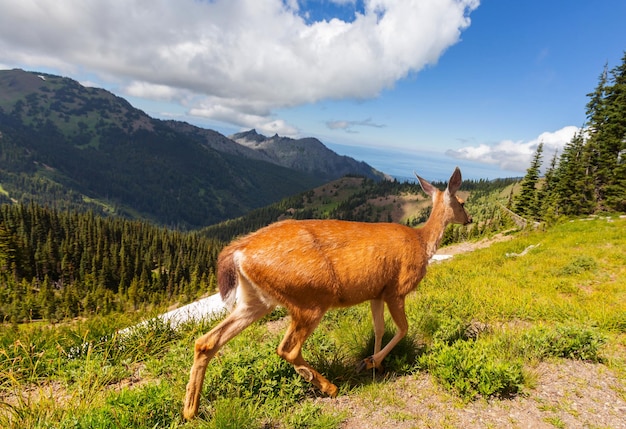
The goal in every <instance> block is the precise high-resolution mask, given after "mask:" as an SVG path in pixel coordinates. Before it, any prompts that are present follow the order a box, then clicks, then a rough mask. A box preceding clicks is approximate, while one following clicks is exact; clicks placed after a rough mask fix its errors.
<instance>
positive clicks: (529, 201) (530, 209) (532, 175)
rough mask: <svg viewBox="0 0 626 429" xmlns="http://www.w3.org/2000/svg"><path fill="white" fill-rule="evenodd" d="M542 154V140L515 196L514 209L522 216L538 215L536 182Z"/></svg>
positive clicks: (537, 216)
mask: <svg viewBox="0 0 626 429" xmlns="http://www.w3.org/2000/svg"><path fill="white" fill-rule="evenodd" d="M542 154H543V142H542V143H539V145H538V146H537V150H536V151H535V155H534V156H533V160H532V162H531V164H530V167H529V168H528V170H526V176H524V178H523V179H522V182H521V187H522V189H521V191H520V193H519V195H518V196H517V198H515V209H514V211H515V212H516V213H517V214H518V215H520V216H523V217H526V218H529V219H538V218H539V217H540V215H539V208H540V207H539V201H538V198H537V183H538V181H539V174H540V169H541V157H542Z"/></svg>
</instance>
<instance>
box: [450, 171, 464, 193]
mask: <svg viewBox="0 0 626 429" xmlns="http://www.w3.org/2000/svg"><path fill="white" fill-rule="evenodd" d="M462 182H463V179H462V178H461V169H459V167H457V168H455V169H454V173H452V176H450V181H449V182H448V192H449V193H450V195H454V194H456V191H458V190H459V188H460V187H461V183H462Z"/></svg>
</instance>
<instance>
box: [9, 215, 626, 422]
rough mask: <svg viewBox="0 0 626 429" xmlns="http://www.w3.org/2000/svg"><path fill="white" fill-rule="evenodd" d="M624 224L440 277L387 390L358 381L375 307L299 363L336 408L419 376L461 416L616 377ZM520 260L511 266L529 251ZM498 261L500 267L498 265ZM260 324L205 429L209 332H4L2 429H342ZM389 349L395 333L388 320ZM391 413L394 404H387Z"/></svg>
mask: <svg viewBox="0 0 626 429" xmlns="http://www.w3.org/2000/svg"><path fill="white" fill-rule="evenodd" d="M625 230H626V219H614V220H612V221H607V220H606V219H596V220H592V221H576V222H567V223H563V224H560V225H557V226H555V227H553V228H551V229H550V230H548V231H528V232H521V233H518V236H517V237H516V238H515V239H514V240H512V241H508V242H502V243H496V244H494V245H493V246H492V247H490V248H487V249H482V250H477V251H475V252H473V253H470V254H466V255H457V256H455V257H454V258H453V259H452V260H451V261H446V262H444V263H438V264H434V265H432V266H431V267H430V268H429V273H428V274H427V276H426V278H425V279H424V281H423V282H422V284H421V285H420V286H419V287H418V289H417V290H416V291H415V292H414V293H412V294H411V295H410V296H409V298H408V300H407V316H408V318H409V323H410V332H409V335H408V336H407V338H406V339H404V340H403V341H402V342H401V343H400V344H399V345H398V346H397V347H396V348H395V349H394V350H393V351H392V353H391V354H390V355H389V356H388V357H387V359H386V360H385V362H384V366H385V368H386V370H387V371H386V372H385V373H384V374H376V373H366V374H357V373H356V371H355V366H356V364H357V363H358V362H359V361H360V360H361V359H362V358H364V357H366V356H368V355H369V354H371V351H372V348H373V334H372V322H371V316H370V311H369V305H367V304H363V305H359V306H357V307H353V308H348V309H342V310H337V311H332V312H330V313H329V314H328V315H327V316H326V317H325V318H324V320H323V322H322V323H321V324H320V326H319V328H318V329H317V330H316V331H315V332H314V333H313V335H312V336H311V338H310V339H309V341H308V342H307V343H306V344H305V349H304V355H305V358H307V359H308V360H309V361H310V362H311V364H312V365H313V366H314V367H316V368H317V369H318V370H319V371H320V372H321V373H323V374H324V375H326V376H327V377H328V378H329V379H330V380H331V381H332V382H334V383H336V384H337V385H338V387H339V389H340V394H341V395H352V396H357V397H361V398H362V399H363V400H364V401H365V402H368V401H373V400H374V399H372V398H375V399H376V400H377V401H382V403H389V404H391V405H393V407H394V408H401V404H399V403H397V399H394V397H393V396H390V395H388V394H386V393H385V387H386V385H387V381H388V380H395V379H397V377H400V376H402V375H405V374H412V373H415V372H420V371H428V372H430V373H431V375H432V376H433V377H434V378H435V379H436V380H438V382H439V383H440V384H441V385H442V386H444V387H447V388H448V389H449V390H450V392H452V394H454V395H456V396H457V397H459V398H460V399H462V400H464V401H470V400H473V399H474V398H476V397H481V396H482V397H501V396H508V395H515V394H517V393H519V392H524V391H528V390H530V389H532V388H533V384H534V383H535V382H536V380H535V379H534V378H533V374H532V366H533V365H535V364H536V363H537V362H540V361H542V360H544V359H582V360H586V361H590V362H601V363H604V364H606V365H608V366H609V367H610V368H612V369H614V370H616V371H619V372H620V373H621V374H624V373H626V370H625V369H624V368H625V367H626V356H624V354H623V350H624V346H625V345H626V295H625V294H626V268H625V267H626V252H624V249H625V248H626V234H624V233H623V231H625ZM531 245H532V246H534V247H532V248H530V249H529V250H528V251H527V252H526V253H525V255H524V256H514V255H513V254H521V253H522V252H523V251H524V250H525V249H528V248H529V246H531ZM507 254H508V255H509V256H507ZM284 315H285V313H284V311H278V312H276V313H275V314H274V315H273V316H272V317H269V318H266V319H265V320H264V321H262V322H260V323H257V324H255V325H253V326H252V327H250V328H249V329H247V330H246V331H244V332H243V333H242V334H241V335H239V336H238V337H236V338H235V339H234V340H233V341H231V342H230V343H229V344H227V345H226V346H225V347H224V348H223V350H222V351H221V352H220V353H219V354H218V356H217V357H216V358H215V359H214V360H213V361H212V362H211V363H210V364H209V368H208V370H207V376H206V380H205V384H204V389H203V396H202V400H201V407H200V416H199V418H198V419H197V420H195V421H193V422H191V423H185V422H184V421H183V420H182V417H181V409H182V400H183V397H184V391H185V385H186V383H187V377H188V371H189V368H190V366H191V363H192V360H193V354H192V347H193V343H194V341H195V339H196V338H197V337H198V336H200V335H201V334H202V333H204V332H206V331H208V330H209V329H211V327H212V326H214V325H215V324H216V323H217V322H218V321H217V320H205V321H203V322H200V323H188V324H185V325H184V326H182V327H181V328H180V329H178V330H176V331H175V330H173V329H171V328H170V327H169V326H168V325H166V324H163V323H158V322H155V323H152V324H148V325H146V326H145V327H143V328H140V329H138V330H136V331H132V332H131V333H125V334H119V333H118V330H119V329H121V328H124V327H126V326H129V325H132V324H134V323H135V322H136V320H133V319H131V318H126V317H120V316H116V317H108V318H97V319H91V320H84V321H77V322H74V323H71V324H67V325H58V326H46V325H43V324H31V325H20V326H17V325H5V326H3V327H2V330H1V331H0V427H3V428H4V427H7V428H23V427H29V428H48V427H54V428H110V427H125V428H178V427H189V428H228V427H250V428H263V427H272V428H292V427H293V428H296V427H297V428H335V427H339V425H340V423H341V421H342V420H343V419H344V418H345V415H344V414H342V413H339V414H336V412H331V411H328V410H326V409H325V408H324V407H323V406H322V405H319V404H318V403H316V402H315V401H313V399H314V398H315V397H317V396H318V395H319V392H317V391H316V390H315V389H314V388H312V387H311V385H310V384H309V383H307V382H305V381H304V380H302V379H301V378H300V377H299V376H298V375H297V374H296V372H295V371H294V370H293V368H292V367H291V366H290V365H289V364H287V363H286V362H284V361H283V360H281V359H280V358H279V357H278V356H277V355H276V353H275V350H276V347H277V346H278V344H279V342H280V339H281V337H282V335H283V332H282V330H280V331H279V332H277V331H276V330H268V329H267V328H266V325H265V323H266V322H268V321H275V320H276V319H280V318H281V317H284ZM386 326H387V332H386V334H385V341H387V340H388V339H390V338H391V336H392V335H393V332H394V329H395V328H394V326H393V323H392V322H391V320H390V319H389V318H388V317H387V320H386ZM394 401H396V402H394Z"/></svg>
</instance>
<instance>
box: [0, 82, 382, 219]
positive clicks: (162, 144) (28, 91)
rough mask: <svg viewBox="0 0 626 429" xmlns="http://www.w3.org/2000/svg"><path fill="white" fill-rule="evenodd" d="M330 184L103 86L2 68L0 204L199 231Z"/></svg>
mask: <svg viewBox="0 0 626 429" xmlns="http://www.w3.org/2000/svg"><path fill="white" fill-rule="evenodd" d="M335 156H336V157H339V156H338V155H336V154H335ZM370 169H371V167H370ZM337 177H340V176H333V177H332V178H337ZM328 179H329V175H328V174H326V173H324V174H321V173H320V171H318V169H314V170H313V171H304V170H298V169H297V168H295V167H294V166H290V167H289V168H287V167H284V166H282V165H278V163H276V162H274V160H270V159H269V158H268V157H267V156H265V155H263V154H259V152H257V151H254V150H252V149H249V148H246V147H244V146H242V145H239V144H237V143H235V142H233V141H232V140H229V139H228V138H227V137H225V136H223V135H221V134H219V133H217V132H215V131H212V130H203V129H200V128H198V127H194V126H192V125H189V124H185V123H181V122H175V121H161V120H157V119H153V118H151V117H149V116H147V115H146V114H145V113H144V112H142V111H140V110H138V109H135V108H133V107H132V106H131V105H130V104H129V103H128V102H127V101H126V100H124V99H122V98H120V97H116V96H115V95H113V94H111V93H110V92H108V91H105V90H103V89H98V88H87V87H84V86H82V85H81V84H79V83H78V82H76V81H74V80H71V79H68V78H63V77H58V76H52V75H48V74H38V73H31V72H25V71H22V70H5V71H0V201H2V202H11V201H19V202H23V203H28V202H29V201H34V202H37V203H40V204H49V205H54V206H55V207H59V208H73V209H81V210H84V209H86V208H89V209H92V210H95V211H97V212H100V213H112V214H116V215H123V216H125V217H131V218H140V219H148V220H150V221H153V222H157V223H159V224H163V225H168V226H175V227H183V228H197V227H202V226H205V225H210V224H213V223H216V222H219V221H222V220H225V219H229V218H232V217H236V216H240V215H242V214H244V213H246V212H248V211H249V210H251V209H254V208H257V207H262V206H265V205H267V204H269V203H271V202H275V201H278V200H280V199H281V198H284V197H286V196H288V195H293V194H296V193H298V192H302V191H304V190H306V189H310V188H312V187H314V186H316V185H319V184H321V183H323V182H324V181H327V180H328Z"/></svg>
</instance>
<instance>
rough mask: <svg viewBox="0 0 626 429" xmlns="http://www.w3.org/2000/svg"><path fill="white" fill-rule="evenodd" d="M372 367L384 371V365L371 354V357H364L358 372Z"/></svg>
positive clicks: (358, 366)
mask: <svg viewBox="0 0 626 429" xmlns="http://www.w3.org/2000/svg"><path fill="white" fill-rule="evenodd" d="M372 368H373V369H375V370H376V371H380V372H382V371H384V369H383V366H382V365H381V364H379V363H376V362H375V361H374V357H373V356H370V357H367V358H365V359H363V360H362V361H361V362H360V363H359V364H358V365H357V367H356V372H357V373H358V372H362V371H365V370H370V369H372Z"/></svg>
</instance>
